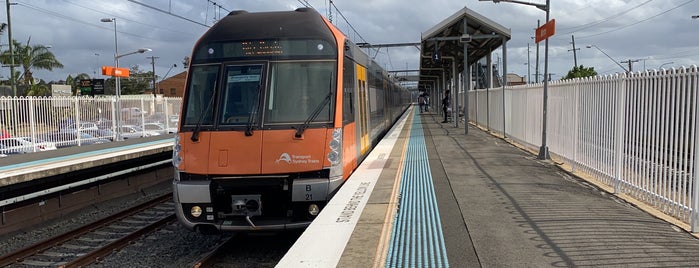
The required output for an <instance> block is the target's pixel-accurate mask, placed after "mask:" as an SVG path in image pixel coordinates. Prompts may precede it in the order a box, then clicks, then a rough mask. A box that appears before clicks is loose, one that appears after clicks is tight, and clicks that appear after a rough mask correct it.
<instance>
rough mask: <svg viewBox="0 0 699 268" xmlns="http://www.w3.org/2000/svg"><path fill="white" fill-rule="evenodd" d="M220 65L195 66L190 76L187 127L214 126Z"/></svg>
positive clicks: (186, 112) (186, 111) (185, 121)
mask: <svg viewBox="0 0 699 268" xmlns="http://www.w3.org/2000/svg"><path fill="white" fill-rule="evenodd" d="M219 66H220V65H203V66H201V65H200V66H193V67H192V70H191V74H190V76H191V77H190V81H189V90H187V96H186V100H187V105H186V110H185V118H184V124H185V125H211V124H213V118H214V117H213V113H214V111H213V106H214V96H215V95H214V91H215V89H216V82H217V81H218V80H217V78H218V72H219Z"/></svg>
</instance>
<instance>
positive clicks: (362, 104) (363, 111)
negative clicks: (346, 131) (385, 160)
mask: <svg viewBox="0 0 699 268" xmlns="http://www.w3.org/2000/svg"><path fill="white" fill-rule="evenodd" d="M357 86H358V90H359V94H358V95H357V104H358V105H359V109H358V111H359V113H358V115H359V118H358V120H357V121H358V122H359V140H360V146H359V151H360V154H361V155H364V154H365V153H366V152H367V151H368V150H369V146H370V145H371V144H370V143H369V109H368V108H369V107H368V102H367V100H368V97H367V75H366V68H364V66H361V65H359V64H357Z"/></svg>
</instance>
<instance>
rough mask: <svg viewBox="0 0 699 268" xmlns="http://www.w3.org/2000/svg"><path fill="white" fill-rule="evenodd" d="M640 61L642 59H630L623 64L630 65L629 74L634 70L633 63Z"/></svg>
mask: <svg viewBox="0 0 699 268" xmlns="http://www.w3.org/2000/svg"><path fill="white" fill-rule="evenodd" d="M638 61H640V59H635V60H632V59H628V60H626V61H622V62H621V63H628V64H629V72H632V71H633V69H632V66H633V63H634V62H638Z"/></svg>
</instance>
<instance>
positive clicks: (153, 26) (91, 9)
mask: <svg viewBox="0 0 699 268" xmlns="http://www.w3.org/2000/svg"><path fill="white" fill-rule="evenodd" d="M64 1H65V2H67V3H68V4H70V5H74V6H77V7H80V8H84V9H87V10H90V11H93V12H97V13H100V14H104V15H106V16H109V17H114V15H112V14H110V13H107V12H104V11H101V10H97V9H94V8H91V7H88V6H84V5H81V4H77V3H75V2H73V1H70V0H64ZM119 20H124V21H129V22H133V23H136V24H140V25H143V26H148V27H150V28H153V29H164V30H167V31H171V32H175V33H180V34H187V35H193V36H195V35H197V34H194V33H187V32H182V31H178V30H173V29H168V28H163V27H162V25H153V24H148V23H143V22H139V21H135V20H131V19H127V18H122V17H119Z"/></svg>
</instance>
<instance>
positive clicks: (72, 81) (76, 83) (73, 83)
mask: <svg viewBox="0 0 699 268" xmlns="http://www.w3.org/2000/svg"><path fill="white" fill-rule="evenodd" d="M89 79H91V78H90V75H89V74H86V73H79V74H77V75H75V77H73V76H72V75H68V77H66V85H70V87H71V94H72V95H73V96H77V95H78V91H79V90H80V80H89Z"/></svg>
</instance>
